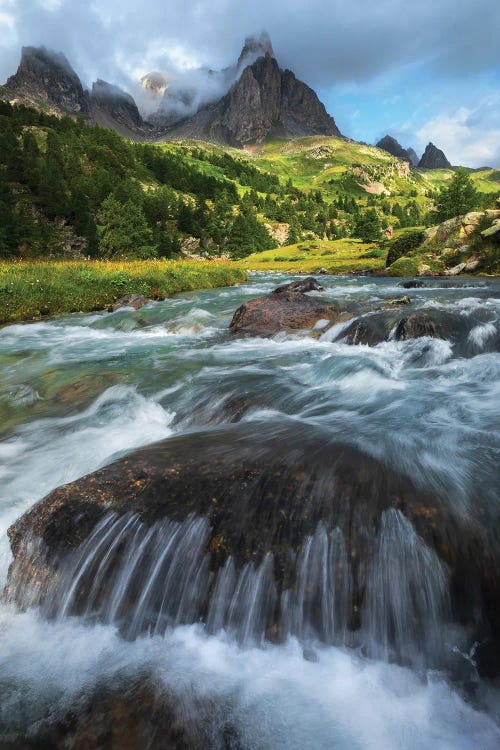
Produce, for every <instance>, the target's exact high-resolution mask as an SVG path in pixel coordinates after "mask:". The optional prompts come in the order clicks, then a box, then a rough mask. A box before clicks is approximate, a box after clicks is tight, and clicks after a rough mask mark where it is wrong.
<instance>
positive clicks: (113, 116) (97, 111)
mask: <svg viewBox="0 0 500 750" xmlns="http://www.w3.org/2000/svg"><path fill="white" fill-rule="evenodd" d="M91 112H92V118H93V120H94V121H95V122H97V123H98V124H99V125H103V126H104V127H110V125H109V123H112V124H114V126H115V127H114V129H117V126H120V125H121V126H124V127H125V128H126V129H129V130H135V129H138V128H142V127H144V120H143V119H142V117H141V115H140V113H139V110H138V108H137V105H136V103H135V101H134V99H133V98H132V97H131V96H130V94H127V93H126V92H125V91H123V89H120V88H119V87H118V86H113V85H112V84H111V83H107V82H106V81H102V80H100V79H99V80H97V81H96V82H95V83H94V84H93V85H92V94H91Z"/></svg>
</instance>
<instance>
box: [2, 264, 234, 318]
mask: <svg viewBox="0 0 500 750" xmlns="http://www.w3.org/2000/svg"><path fill="white" fill-rule="evenodd" d="M246 276H247V274H246V271H245V270H244V269H243V268H241V267H240V266H237V265H235V264H233V263H229V262H224V261H210V262H208V261H167V260H163V261H160V260H154V261H127V262H116V261H92V262H90V261H34V262H30V261H18V262H11V263H8V262H0V323H11V322H13V321H16V320H28V319H30V318H37V317H40V316H42V315H54V314H57V313H68V312H79V311H81V312H90V311H92V310H102V309H104V308H106V307H107V306H108V305H110V304H111V303H112V302H115V301H116V300H117V299H119V298H120V297H123V295H125V294H129V293H134V294H144V295H145V296H146V297H151V298H153V299H163V298H165V297H169V296H170V295H172V294H175V293H177V292H187V291H193V290H195V289H210V288H214V287H220V286H229V285H231V284H236V283H238V282H240V281H245V279H246Z"/></svg>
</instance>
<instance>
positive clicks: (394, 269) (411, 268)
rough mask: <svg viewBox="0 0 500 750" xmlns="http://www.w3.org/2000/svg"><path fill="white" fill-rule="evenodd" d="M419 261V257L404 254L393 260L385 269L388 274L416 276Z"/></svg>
mask: <svg viewBox="0 0 500 750" xmlns="http://www.w3.org/2000/svg"><path fill="white" fill-rule="evenodd" d="M419 262H420V260H419V258H415V257H413V258H409V257H408V256H406V255H405V256H403V257H402V258H398V259H397V260H396V261H394V263H392V265H391V266H389V268H388V269H387V273H388V274H389V276H416V274H417V271H418V265H419Z"/></svg>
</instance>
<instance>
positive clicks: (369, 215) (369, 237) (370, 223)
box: [354, 208, 381, 242]
mask: <svg viewBox="0 0 500 750" xmlns="http://www.w3.org/2000/svg"><path fill="white" fill-rule="evenodd" d="M380 235H381V227H380V219H379V217H378V214H377V212H376V211H375V210H374V209H373V208H372V209H370V210H368V211H363V213H360V214H359V215H358V216H357V217H356V222H355V225H354V236H355V237H359V238H360V239H361V240H363V242H376V241H377V240H379V239H380Z"/></svg>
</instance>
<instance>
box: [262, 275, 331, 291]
mask: <svg viewBox="0 0 500 750" xmlns="http://www.w3.org/2000/svg"><path fill="white" fill-rule="evenodd" d="M322 290H323V287H322V286H320V285H319V284H318V282H317V281H316V279H315V278H314V276H308V277H307V278H306V279H299V280H298V281H291V282H290V284H283V286H278V287H276V289H275V290H274V291H273V292H272V293H273V294H282V293H283V292H302V293H304V292H321V291H322Z"/></svg>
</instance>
